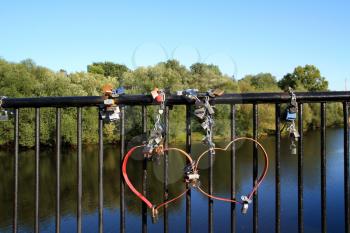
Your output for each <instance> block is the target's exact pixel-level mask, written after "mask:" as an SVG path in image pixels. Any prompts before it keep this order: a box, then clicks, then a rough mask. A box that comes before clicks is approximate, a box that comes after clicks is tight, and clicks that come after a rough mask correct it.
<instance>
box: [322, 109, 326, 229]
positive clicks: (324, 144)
mask: <svg viewBox="0 0 350 233" xmlns="http://www.w3.org/2000/svg"><path fill="white" fill-rule="evenodd" d="M326 166H327V158H326V103H321V222H322V228H321V229H322V232H323V233H326V232H327V220H326V218H327V215H326V214H327V205H326V198H327V196H326V194H327V193H326V187H327V186H326V185H327V183H326V175H327V171H326Z"/></svg>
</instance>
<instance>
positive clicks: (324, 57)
mask: <svg viewBox="0 0 350 233" xmlns="http://www.w3.org/2000/svg"><path fill="white" fill-rule="evenodd" d="M349 42H350V1H349V0H346V1H340V0H335V1H322V0H318V1H306V0H303V1H301V0H293V1H288V2H287V1H270V0H265V1H233V0H231V1H210V2H209V1H204V0H202V1H195V0H192V1H190V0H186V1H185V0H181V1H143V2H141V1H117V0H114V1H89V0H84V1H78V0H77V1H73V0H71V1H68V0H60V1H48V0H46V1H43V0H33V1H24V0H23V1H18V0H11V1H10V0H4V1H2V3H1V5H0V57H2V58H4V59H6V60H9V61H14V62H17V61H21V60H23V59H26V58H31V59H33V60H34V61H35V62H36V63H37V64H39V65H43V66H47V67H49V68H51V69H53V70H59V69H61V68H62V69H65V70H67V71H69V72H72V71H85V70H86V65H87V64H90V63H92V62H98V61H113V62H116V63H121V64H125V65H127V66H128V67H130V68H135V67H138V66H145V65H152V64H155V63H158V62H160V61H163V60H166V59H171V58H175V59H178V60H179V61H180V62H181V63H183V64H184V65H186V66H189V65H190V64H192V63H194V62H198V61H199V62H207V63H214V64H217V65H219V67H220V68H221V69H222V70H223V72H224V73H227V74H229V75H233V74H234V75H235V76H236V77H237V78H242V77H243V76H244V75H246V74H256V73H259V72H270V73H272V74H273V75H275V76H276V77H277V78H278V79H280V78H281V77H282V76H283V75H284V74H286V73H287V72H292V71H293V69H294V67H296V66H298V65H305V64H314V65H316V66H317V67H318V68H319V69H320V70H321V72H322V75H323V76H325V77H326V78H327V79H328V80H329V81H330V88H331V89H332V90H344V89H345V79H346V78H347V79H348V80H349V81H348V83H349V85H348V86H349V88H348V89H350V70H349V67H350V58H349V56H350V45H349Z"/></svg>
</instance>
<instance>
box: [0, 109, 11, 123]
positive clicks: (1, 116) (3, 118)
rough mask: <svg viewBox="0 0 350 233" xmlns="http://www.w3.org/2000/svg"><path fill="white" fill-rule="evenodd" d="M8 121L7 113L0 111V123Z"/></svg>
mask: <svg viewBox="0 0 350 233" xmlns="http://www.w3.org/2000/svg"><path fill="white" fill-rule="evenodd" d="M8 120H9V116H8V113H7V111H4V110H3V111H0V121H8Z"/></svg>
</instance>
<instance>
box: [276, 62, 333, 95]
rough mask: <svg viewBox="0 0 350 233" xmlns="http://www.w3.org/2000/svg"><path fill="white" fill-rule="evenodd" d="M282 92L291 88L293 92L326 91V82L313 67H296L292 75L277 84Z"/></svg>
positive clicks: (287, 75)
mask: <svg viewBox="0 0 350 233" xmlns="http://www.w3.org/2000/svg"><path fill="white" fill-rule="evenodd" d="M278 86H279V87H280V88H281V89H282V90H287V89H288V87H292V88H293V89H295V90H307V91H327V90H328V81H327V80H326V79H325V78H324V77H322V76H321V72H320V70H319V69H318V68H317V67H315V66H313V65H305V66H304V67H302V66H298V67H296V68H295V69H294V72H293V73H288V74H286V75H285V76H284V77H283V78H282V79H281V80H280V81H279V82H278Z"/></svg>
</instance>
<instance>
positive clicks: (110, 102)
mask: <svg viewBox="0 0 350 233" xmlns="http://www.w3.org/2000/svg"><path fill="white" fill-rule="evenodd" d="M103 103H104V104H105V105H113V104H114V99H105V100H104V101H103Z"/></svg>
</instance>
